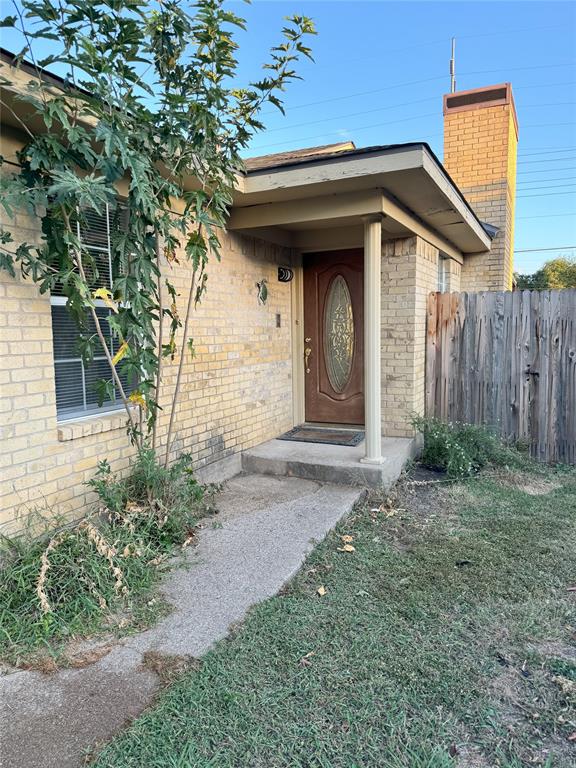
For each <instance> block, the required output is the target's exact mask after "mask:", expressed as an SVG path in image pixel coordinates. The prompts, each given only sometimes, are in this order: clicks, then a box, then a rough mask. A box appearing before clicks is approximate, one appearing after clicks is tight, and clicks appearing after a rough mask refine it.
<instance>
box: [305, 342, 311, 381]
mask: <svg viewBox="0 0 576 768" xmlns="http://www.w3.org/2000/svg"><path fill="white" fill-rule="evenodd" d="M306 341H310V339H306ZM311 354H312V349H311V347H306V348H305V350H304V368H305V369H306V373H310V368H309V366H308V361H309V358H310V355H311Z"/></svg>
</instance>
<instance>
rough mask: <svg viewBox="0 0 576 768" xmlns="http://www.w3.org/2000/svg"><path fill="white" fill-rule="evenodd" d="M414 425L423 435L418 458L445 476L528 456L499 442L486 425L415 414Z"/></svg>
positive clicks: (519, 462) (515, 461) (524, 462)
mask: <svg viewBox="0 0 576 768" xmlns="http://www.w3.org/2000/svg"><path fill="white" fill-rule="evenodd" d="M412 424H413V426H414V427H415V428H416V429H417V430H418V432H420V433H421V434H422V436H423V438H424V446H423V450H422V455H421V456H420V462H421V463H422V464H423V465H424V466H425V467H429V468H430V469H433V470H439V471H443V472H446V474H447V475H448V477H468V476H470V475H472V474H474V473H475V472H478V471H479V470H480V469H482V468H483V467H486V466H489V465H491V466H512V467H521V466H525V465H527V464H528V463H529V459H528V458H527V457H526V456H525V455H524V454H522V453H521V452H520V451H519V450H518V448H516V447H514V446H508V445H506V444H505V443H503V442H502V440H501V439H500V438H499V437H498V435H497V434H496V432H495V431H494V430H492V429H490V428H489V427H483V426H478V425H476V424H461V423H458V422H450V423H448V422H445V421H442V420H441V419H434V418H425V417H423V416H415V417H414V418H413V419H412Z"/></svg>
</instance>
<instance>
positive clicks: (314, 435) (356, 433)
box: [277, 427, 364, 446]
mask: <svg viewBox="0 0 576 768" xmlns="http://www.w3.org/2000/svg"><path fill="white" fill-rule="evenodd" d="M277 439H278V440H295V441H297V442H300V443H324V444H325V445H351V446H353V445H358V444H359V443H361V442H362V440H364V431H363V430H353V429H326V428H324V427H294V429H291V430H290V431H289V432H286V433H285V434H283V435H280V437H278V438H277Z"/></svg>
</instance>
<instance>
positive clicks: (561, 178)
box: [518, 176, 576, 184]
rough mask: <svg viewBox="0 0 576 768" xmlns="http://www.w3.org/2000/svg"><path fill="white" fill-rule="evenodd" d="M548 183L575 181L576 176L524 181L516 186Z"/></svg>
mask: <svg viewBox="0 0 576 768" xmlns="http://www.w3.org/2000/svg"><path fill="white" fill-rule="evenodd" d="M549 181H576V176H559V177H558V178H556V179H525V180H524V181H519V182H518V184H546V183H547V182H549Z"/></svg>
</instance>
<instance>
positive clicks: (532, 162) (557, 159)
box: [518, 123, 576, 165]
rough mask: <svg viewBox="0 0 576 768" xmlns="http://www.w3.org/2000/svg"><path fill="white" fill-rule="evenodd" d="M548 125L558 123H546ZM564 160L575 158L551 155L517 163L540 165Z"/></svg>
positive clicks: (575, 158)
mask: <svg viewBox="0 0 576 768" xmlns="http://www.w3.org/2000/svg"><path fill="white" fill-rule="evenodd" d="M548 125H558V123H548ZM566 160H576V155H575V156H574V157H551V158H547V159H546V160H519V161H518V165H540V164H541V163H563V162H565V161H566Z"/></svg>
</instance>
